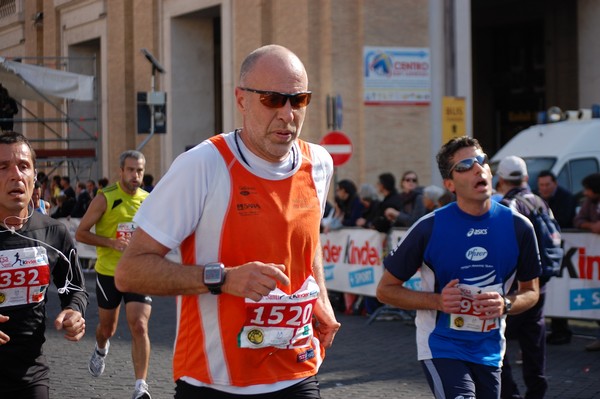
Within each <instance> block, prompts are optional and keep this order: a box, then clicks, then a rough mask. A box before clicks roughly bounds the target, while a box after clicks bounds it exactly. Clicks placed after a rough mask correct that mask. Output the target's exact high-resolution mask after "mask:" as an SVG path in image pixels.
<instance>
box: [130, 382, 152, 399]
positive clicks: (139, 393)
mask: <svg viewBox="0 0 600 399" xmlns="http://www.w3.org/2000/svg"><path fill="white" fill-rule="evenodd" d="M131 399H152V396H150V392H148V384H146V383H145V382H142V383H141V384H140V385H139V386H138V387H136V388H135V391H133V396H131Z"/></svg>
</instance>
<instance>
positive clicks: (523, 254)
mask: <svg viewBox="0 0 600 399" xmlns="http://www.w3.org/2000/svg"><path fill="white" fill-rule="evenodd" d="M437 162H438V168H439V170H440V173H441V175H442V178H443V179H444V186H445V187H446V188H447V189H448V190H449V191H451V192H453V193H455V194H456V202H453V203H451V204H449V205H447V206H445V207H443V208H440V209H438V210H436V211H434V212H433V213H430V214H427V215H425V216H423V217H422V218H421V219H419V221H417V222H416V223H415V224H414V225H413V226H412V227H411V228H410V229H409V230H408V231H407V234H406V235H405V237H404V238H403V239H402V241H401V242H400V243H399V244H398V246H397V247H396V248H395V249H394V250H393V251H392V252H391V253H390V255H389V256H388V257H387V258H386V259H385V260H384V266H385V272H384V275H383V277H382V279H381V281H380V282H379V286H378V288H377V297H378V298H379V300H380V301H382V302H384V303H387V304H390V305H392V306H396V307H399V308H402V309H408V310H417V319H416V326H417V348H418V359H419V360H420V361H421V364H422V366H423V370H424V371H425V375H426V377H427V379H428V382H429V385H430V387H431V390H432V391H433V393H434V395H435V396H436V398H442V397H451V398H455V397H458V396H461V395H462V397H464V398H475V397H477V398H478V399H481V398H484V399H487V398H493V399H497V398H499V397H500V368H501V366H502V357H503V355H504V351H505V349H506V342H505V338H504V328H505V318H506V314H507V313H510V314H518V313H521V312H523V311H525V310H527V309H529V308H530V307H531V306H533V305H534V304H535V303H536V302H537V300H538V295H539V286H538V276H539V275H540V273H541V266H540V261H539V254H538V249H537V243H536V238H535V234H534V230H533V227H532V225H531V223H530V222H529V220H527V219H526V218H525V217H524V216H522V215H520V214H519V213H518V212H513V211H512V210H511V209H509V208H507V207H505V206H503V205H500V204H499V203H497V202H495V201H491V199H490V198H491V195H492V173H491V171H490V168H489V165H488V164H487V156H486V155H485V154H484V153H483V151H482V149H481V146H480V145H479V142H478V141H477V140H476V139H473V138H470V137H460V138H455V139H452V140H450V141H449V142H448V143H446V144H445V145H444V146H443V147H442V149H441V150H440V152H439V153H438V155H437ZM419 269H420V272H421V284H422V290H421V291H415V290H411V289H409V288H406V287H404V286H403V284H404V282H405V281H407V280H409V279H410V278H411V277H412V276H413V275H414V274H415V273H416V272H417V271H418V270H419ZM515 280H517V282H518V290H517V291H516V292H515V293H514V294H510V295H508V290H509V288H510V286H511V285H512V283H513V282H514V281H515Z"/></svg>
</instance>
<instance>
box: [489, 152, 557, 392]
mask: <svg viewBox="0 0 600 399" xmlns="http://www.w3.org/2000/svg"><path fill="white" fill-rule="evenodd" d="M497 175H498V182H499V185H500V187H501V190H500V191H501V192H503V193H505V194H504V197H503V198H502V200H501V201H500V203H501V204H503V205H506V206H508V207H510V208H512V209H514V210H515V211H517V212H519V213H520V214H522V215H524V216H526V217H529V215H530V213H531V211H530V209H529V207H528V206H527V204H526V203H524V202H523V200H522V199H521V198H525V201H529V202H530V203H531V204H541V205H542V210H541V211H542V212H544V213H546V214H551V213H552V212H551V211H550V208H549V206H548V205H547V204H546V203H545V202H544V200H542V199H541V198H540V197H537V196H536V195H535V194H533V193H532V192H531V191H530V189H529V185H528V184H527V181H528V179H529V176H528V173H527V164H526V163H525V161H524V160H523V159H522V158H519V157H516V156H514V155H511V156H508V157H505V158H503V159H502V160H501V161H500V163H499V164H498V172H497ZM539 283H540V289H539V299H538V301H537V302H536V304H535V305H534V306H533V307H531V308H529V309H527V310H526V311H524V312H522V313H520V314H517V315H509V316H508V317H507V318H506V330H505V332H504V333H505V335H506V338H507V339H517V340H518V341H519V347H520V349H521V356H522V360H523V367H522V371H523V381H524V382H525V387H526V389H527V392H526V394H525V397H526V398H540V399H541V398H543V397H544V396H545V394H546V391H547V389H548V381H547V380H546V375H545V374H546V321H545V319H544V303H545V299H546V287H545V285H546V280H544V279H540V280H539ZM517 289H518V286H517V284H516V282H515V283H513V285H512V287H511V288H510V290H509V295H511V294H513V293H514V292H516V291H517ZM501 397H502V398H503V399H511V398H520V397H521V395H520V393H519V388H518V387H517V384H516V383H515V381H514V380H513V376H512V369H511V366H510V362H509V360H508V356H506V355H505V356H504V363H503V365H502V393H501Z"/></svg>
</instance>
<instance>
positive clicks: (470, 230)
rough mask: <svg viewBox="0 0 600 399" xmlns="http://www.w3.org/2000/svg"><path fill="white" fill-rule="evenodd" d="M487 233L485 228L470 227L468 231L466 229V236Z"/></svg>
mask: <svg viewBox="0 0 600 399" xmlns="http://www.w3.org/2000/svg"><path fill="white" fill-rule="evenodd" d="M484 235H487V229H474V228H470V229H469V231H467V237H471V236H484Z"/></svg>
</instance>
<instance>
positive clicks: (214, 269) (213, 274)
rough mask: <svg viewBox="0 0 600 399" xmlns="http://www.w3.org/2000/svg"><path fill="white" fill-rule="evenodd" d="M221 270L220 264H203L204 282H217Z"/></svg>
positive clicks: (219, 279)
mask: <svg viewBox="0 0 600 399" xmlns="http://www.w3.org/2000/svg"><path fill="white" fill-rule="evenodd" d="M222 275H223V271H222V268H221V266H220V265H218V264H217V265H215V264H212V265H211V264H209V265H206V266H204V284H219V283H220V282H221V277H222Z"/></svg>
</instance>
